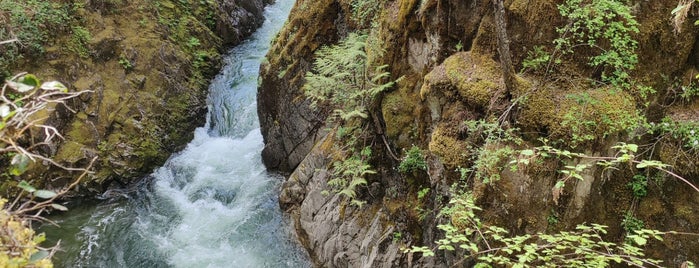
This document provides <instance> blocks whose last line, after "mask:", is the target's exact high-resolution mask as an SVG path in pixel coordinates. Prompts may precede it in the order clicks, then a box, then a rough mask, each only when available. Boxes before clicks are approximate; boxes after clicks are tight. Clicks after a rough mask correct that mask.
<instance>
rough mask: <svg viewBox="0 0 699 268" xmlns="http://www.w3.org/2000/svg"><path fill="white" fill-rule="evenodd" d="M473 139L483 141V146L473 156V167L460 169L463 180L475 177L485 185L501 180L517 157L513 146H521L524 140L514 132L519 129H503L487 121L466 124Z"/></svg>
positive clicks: (478, 147) (477, 148)
mask: <svg viewBox="0 0 699 268" xmlns="http://www.w3.org/2000/svg"><path fill="white" fill-rule="evenodd" d="M465 125H466V127H467V128H468V132H469V135H470V137H471V138H472V139H476V140H481V141H482V142H483V145H482V146H477V147H476V149H475V150H473V151H475V152H474V154H473V156H472V160H473V165H472V166H471V167H470V168H460V169H459V172H460V173H461V177H462V179H465V178H467V177H468V176H474V177H475V178H476V179H478V180H480V181H482V182H483V183H490V182H495V181H498V180H500V173H501V172H502V171H503V170H504V169H505V167H506V163H508V161H509V160H510V159H511V158H512V157H513V156H514V155H515V150H514V148H513V147H512V146H511V144H514V145H517V144H521V142H522V140H521V139H520V138H519V137H517V136H516V135H515V134H514V132H515V131H517V129H512V128H510V129H503V128H501V127H500V125H499V124H498V123H492V122H487V121H485V120H478V121H467V122H465Z"/></svg>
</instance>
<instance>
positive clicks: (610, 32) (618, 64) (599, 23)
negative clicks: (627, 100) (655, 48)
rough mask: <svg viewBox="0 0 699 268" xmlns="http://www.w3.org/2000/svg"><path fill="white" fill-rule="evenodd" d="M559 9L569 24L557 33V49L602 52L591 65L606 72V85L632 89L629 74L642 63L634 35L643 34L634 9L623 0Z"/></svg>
mask: <svg viewBox="0 0 699 268" xmlns="http://www.w3.org/2000/svg"><path fill="white" fill-rule="evenodd" d="M558 9H559V11H560V13H561V15H563V16H564V17H567V18H568V20H569V23H568V24H567V25H566V26H565V27H563V28H558V29H557V31H558V33H559V34H560V35H561V36H560V37H559V38H557V39H556V40H554V43H555V44H556V49H557V50H560V51H562V52H563V53H573V50H574V49H575V48H576V47H577V46H581V45H582V46H587V47H589V48H592V49H595V50H598V51H599V54H597V55H595V56H592V57H590V62H589V64H590V65H591V66H593V67H600V68H602V81H604V82H610V83H611V84H612V85H614V86H616V87H623V88H629V87H630V83H629V81H628V79H629V71H631V70H633V69H634V68H635V65H636V63H638V56H637V55H636V53H635V50H636V48H637V47H638V42H637V41H636V40H635V39H633V37H632V35H633V34H635V33H638V32H639V30H638V25H639V24H638V22H637V21H636V19H635V18H634V16H633V15H632V12H631V8H630V7H628V6H626V5H625V4H624V1H621V0H566V1H565V2H564V3H563V4H561V5H559V6H558Z"/></svg>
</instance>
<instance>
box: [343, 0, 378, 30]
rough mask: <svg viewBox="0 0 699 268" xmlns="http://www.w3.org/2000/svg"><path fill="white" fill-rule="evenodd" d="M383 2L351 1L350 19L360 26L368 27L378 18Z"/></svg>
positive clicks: (374, 0)
mask: <svg viewBox="0 0 699 268" xmlns="http://www.w3.org/2000/svg"><path fill="white" fill-rule="evenodd" d="M384 2H385V0H352V1H351V2H350V5H351V7H352V19H354V21H356V22H357V23H358V24H359V25H361V26H365V27H366V26H368V25H369V24H370V23H371V22H372V21H373V20H374V19H375V18H377V17H378V15H379V14H380V12H379V11H380V10H381V5H382V4H383V3H384Z"/></svg>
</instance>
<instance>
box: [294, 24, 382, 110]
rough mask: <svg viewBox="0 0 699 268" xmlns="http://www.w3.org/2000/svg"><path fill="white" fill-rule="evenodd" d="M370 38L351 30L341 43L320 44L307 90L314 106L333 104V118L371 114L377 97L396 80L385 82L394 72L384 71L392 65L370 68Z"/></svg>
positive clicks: (307, 80)
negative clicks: (367, 41) (367, 51)
mask: <svg viewBox="0 0 699 268" xmlns="http://www.w3.org/2000/svg"><path fill="white" fill-rule="evenodd" d="M366 40H367V35H361V34H357V33H351V34H349V36H347V38H345V39H344V40H343V41H342V42H340V43H339V44H337V45H334V46H329V47H327V46H326V47H322V48H320V49H319V50H318V51H317V52H316V54H315V57H316V59H315V62H314V63H313V69H312V70H311V71H310V72H308V73H306V83H305V84H304V86H303V91H304V93H305V94H306V95H307V96H308V97H309V98H310V99H311V101H312V104H311V105H312V106H313V107H318V106H319V104H324V105H329V106H330V107H331V108H332V109H333V116H331V117H330V118H331V119H341V120H344V121H348V120H351V119H353V118H367V117H368V114H367V107H368V106H369V104H370V102H371V101H372V100H373V99H374V97H376V96H377V95H378V94H379V93H381V92H383V91H385V90H387V89H389V88H390V87H392V86H393V85H394V84H395V81H391V82H387V83H381V81H382V80H385V79H386V78H388V77H389V76H390V73H388V72H386V71H384V70H385V69H386V68H387V67H388V66H386V65H383V66H378V67H376V68H375V69H374V70H373V72H371V71H370V70H369V66H368V64H367V53H366V50H365V48H366V46H367V43H366Z"/></svg>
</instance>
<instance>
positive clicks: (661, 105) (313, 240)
mask: <svg viewBox="0 0 699 268" xmlns="http://www.w3.org/2000/svg"><path fill="white" fill-rule="evenodd" d="M371 2H372V3H376V5H375V9H374V10H372V11H371V12H370V13H368V14H372V15H373V14H375V16H374V17H373V19H372V18H370V19H369V20H373V23H366V21H365V20H363V18H362V15H361V14H364V16H371V15H366V14H367V13H362V12H357V9H358V8H360V7H364V8H366V6H362V5H361V4H360V3H358V1H351V0H320V1H310V0H299V1H297V3H296V6H295V7H294V9H293V10H292V12H291V16H290V18H289V21H288V22H287V25H286V26H285V27H284V29H283V30H282V31H281V33H280V34H279V36H278V37H277V39H276V40H275V42H274V44H273V47H272V49H271V50H270V52H269V54H268V57H267V58H268V62H267V63H266V64H265V65H264V66H263V67H262V69H261V75H262V78H261V84H260V88H259V90H260V91H259V94H258V113H259V115H260V120H261V127H262V133H263V135H264V138H265V143H266V146H265V150H264V152H263V158H264V161H265V163H266V164H267V166H268V167H270V168H273V169H278V170H281V171H283V172H286V173H288V174H290V175H289V177H288V179H287V180H286V182H285V183H284V185H283V187H282V192H281V198H280V203H281V206H282V207H283V208H284V209H286V210H287V211H289V212H290V213H291V215H292V216H293V217H294V218H295V219H296V228H297V232H298V234H299V236H300V237H301V240H302V242H303V243H304V245H305V246H306V248H307V249H308V250H309V252H310V253H311V256H312V257H313V258H314V260H315V262H316V264H317V265H318V266H322V267H390V266H406V265H434V266H440V265H452V264H454V263H460V264H462V265H468V263H467V262H466V263H464V262H461V259H462V258H460V257H458V256H455V255H454V254H453V253H449V252H440V253H438V256H437V257H436V258H426V257H420V256H419V254H404V253H402V251H400V250H398V249H399V248H401V247H409V246H414V245H427V246H428V247H433V246H434V241H435V240H436V239H438V238H441V237H442V236H443V234H442V233H441V231H439V230H438V229H437V228H436V225H437V224H438V223H440V222H441V223H444V222H445V221H448V219H445V218H444V217H443V216H438V213H439V210H440V209H442V208H444V207H445V206H447V205H448V201H449V199H451V198H452V197H453V195H454V193H453V191H452V190H450V189H453V187H452V186H453V185H456V184H455V183H457V182H460V183H461V185H466V186H464V188H463V189H464V190H465V191H469V192H472V193H473V195H474V196H475V198H476V200H477V204H479V205H480V206H481V207H483V208H484V210H483V212H482V213H481V218H482V219H484V220H486V221H487V222H488V223H489V224H496V225H499V226H503V227H505V228H506V229H507V230H508V231H510V233H513V234H523V233H534V232H544V231H549V232H552V231H558V230H568V229H571V228H573V227H575V225H576V224H579V223H583V222H588V223H590V222H594V223H600V224H605V225H607V226H609V233H608V235H607V236H606V239H610V240H612V241H615V242H620V241H621V240H623V237H624V234H625V230H627V228H629V227H628V226H629V225H628V221H629V220H628V216H627V215H632V216H633V217H634V218H636V219H641V220H642V221H643V223H642V224H644V226H645V227H646V228H652V229H660V230H678V231H685V232H691V231H692V230H696V227H697V224H699V218H697V217H696V216H695V215H697V214H696V213H694V212H696V209H695V208H696V207H697V206H696V205H697V203H698V202H699V193H697V192H695V191H694V190H692V189H691V188H689V187H685V185H686V184H684V183H683V182H681V181H679V180H675V179H672V178H669V177H668V176H667V174H659V173H656V172H648V171H644V170H640V169H635V168H631V167H621V168H620V169H619V170H616V171H609V170H606V169H603V168H602V167H598V166H596V164H595V163H594V161H588V160H585V159H577V160H569V161H551V160H548V161H543V162H541V163H537V164H535V165H531V166H529V167H528V168H526V169H519V170H515V171H513V170H510V169H509V166H508V163H509V162H510V161H511V160H512V159H516V154H514V153H512V151H508V150H514V149H524V148H531V147H536V146H540V145H542V141H541V138H545V139H547V140H548V142H549V143H553V144H555V145H556V146H558V147H561V148H565V149H569V150H572V151H576V152H581V153H584V154H586V155H588V156H592V157H599V156H613V155H614V154H615V153H616V151H615V150H614V149H613V147H612V146H614V145H615V144H617V142H627V143H638V144H652V145H645V146H644V147H643V148H645V150H646V151H644V152H643V153H642V154H643V155H644V156H643V157H645V158H647V159H657V160H661V161H664V162H666V163H668V164H670V165H672V166H674V167H675V168H674V169H673V170H674V171H675V172H678V173H679V174H681V176H684V177H685V178H687V179H688V180H689V181H690V182H692V183H695V184H696V183H697V182H699V179H698V178H699V173H698V172H697V166H698V165H699V162H697V160H696V159H697V158H696V155H697V150H696V148H693V147H691V146H687V144H686V143H684V145H683V140H684V138H683V137H686V135H685V136H681V135H680V134H678V133H679V132H675V133H676V134H678V136H674V138H673V137H671V135H670V136H668V135H667V133H670V132H672V131H670V132H662V131H660V132H657V131H656V132H654V133H649V131H648V129H654V128H655V127H654V126H655V125H657V124H659V123H660V122H661V120H666V121H671V122H672V124H679V125H683V126H688V127H689V128H692V127H695V126H696V122H697V118H696V116H695V115H696V113H695V112H694V111H696V109H697V105H699V104H698V102H697V98H696V95H692V94H689V93H687V94H688V95H691V96H692V97H688V98H686V99H684V100H680V97H679V95H678V93H679V92H687V91H682V89H680V88H681V87H682V86H685V87H689V86H691V85H692V83H694V82H692V81H694V78H693V76H694V75H696V73H697V71H696V69H697V62H698V61H699V58H698V55H699V54H697V45H696V44H697V42H696V41H697V38H696V37H697V32H698V31H697V28H696V27H693V26H692V25H691V23H692V22H693V21H694V20H696V19H697V18H696V17H693V15H691V14H692V13H691V12H690V13H689V14H690V15H689V17H687V18H686V20H683V21H678V20H677V18H673V16H671V11H672V10H673V9H674V8H675V7H677V3H675V2H662V1H651V2H649V1H631V2H630V3H628V4H629V6H630V9H629V10H630V12H631V14H632V15H633V17H634V18H635V20H636V21H637V22H638V31H632V32H633V33H632V34H631V36H632V38H633V40H636V42H637V43H638V47H637V48H636V49H634V51H633V52H634V53H635V54H636V55H637V56H638V64H636V65H635V68H631V69H629V75H630V78H629V79H628V80H624V81H633V83H632V85H630V86H628V85H627V86H622V87H625V89H624V90H619V91H617V90H613V89H611V90H610V89H609V88H610V87H612V88H613V87H614V86H612V85H610V84H612V82H609V80H605V79H607V78H606V77H607V75H608V74H609V73H608V72H609V69H605V68H608V67H605V66H599V65H598V66H591V65H590V64H589V62H590V58H591V57H594V56H595V55H597V53H600V52H599V51H598V49H597V48H595V47H594V46H592V47H588V46H584V45H582V46H580V47H582V48H576V50H575V52H574V53H568V54H564V55H561V54H556V53H560V51H558V50H557V49H556V46H555V44H554V40H555V39H557V38H561V36H562V33H559V31H557V30H556V29H557V28H558V29H564V28H565V27H566V25H573V22H574V21H573V19H571V18H570V17H566V16H563V15H562V12H561V11H560V10H559V6H560V5H563V4H564V2H565V1H552V0H535V1H525V0H511V1H505V16H506V21H507V35H508V36H509V39H510V40H509V47H510V50H511V51H512V58H513V61H514V65H515V66H514V68H515V69H516V70H524V71H523V72H520V73H519V74H518V76H517V78H516V89H515V90H513V91H512V92H505V89H504V88H505V86H504V82H503V79H502V71H501V70H502V69H501V67H502V66H500V63H499V57H498V56H499V55H498V49H497V36H496V34H495V33H496V32H497V29H496V28H495V24H494V18H493V15H492V14H493V7H492V4H491V1H487V0H468V1H461V0H423V1H416V0H394V1H371ZM583 2H585V3H588V2H589V1H583ZM690 8H691V6H690ZM692 10H693V9H692ZM673 21H674V22H677V23H679V24H678V26H674V27H673V24H672V22H673ZM354 31H364V32H370V34H374V35H375V36H378V38H377V39H378V40H379V41H378V42H377V43H378V45H379V46H380V47H381V49H382V50H383V53H382V55H381V56H380V57H378V58H377V59H375V60H376V61H377V63H379V64H387V65H388V66H389V67H388V70H389V71H390V73H391V76H392V78H393V79H397V78H399V77H402V79H401V80H400V82H399V83H398V84H397V85H396V86H395V87H394V88H393V89H391V90H389V91H388V92H384V93H383V94H381V95H380V96H379V97H378V102H379V105H378V107H374V108H373V109H372V111H371V112H372V113H373V114H372V117H373V120H374V126H375V128H374V129H371V130H370V131H368V132H369V133H368V134H367V135H368V136H371V137H374V139H373V140H374V141H378V142H373V143H372V144H373V146H372V149H373V151H374V153H375V156H374V157H373V158H371V161H370V164H372V166H373V167H374V169H375V170H376V171H377V175H373V176H368V179H367V180H368V183H367V185H366V186H364V187H361V188H360V189H359V190H358V197H357V198H358V199H362V200H364V201H366V202H367V203H366V204H365V205H363V206H362V207H357V206H353V205H350V204H349V202H348V201H347V200H346V199H344V198H343V197H341V195H335V194H332V193H330V195H323V194H321V193H322V192H323V191H327V190H328V189H329V187H328V186H327V181H328V180H329V179H330V178H331V176H332V169H333V166H332V162H333V158H334V157H335V156H336V153H337V152H336V151H335V150H336V149H334V147H333V146H332V144H333V143H336V142H338V141H336V140H335V138H334V136H336V133H335V131H336V128H335V126H334V125H333V124H326V117H327V116H328V112H327V111H326V110H323V109H313V108H311V107H310V100H309V99H308V97H307V96H305V95H304V94H303V92H302V90H301V88H302V87H303V84H304V81H305V80H304V75H305V74H306V72H308V71H309V70H311V67H312V63H313V61H314V58H313V57H314V52H316V51H317V50H318V49H319V48H321V47H323V46H327V45H332V44H335V43H337V42H338V41H339V40H342V39H343V38H344V37H346V36H347V35H348V33H349V32H354ZM568 38H572V37H568ZM607 45H608V44H607V43H604V41H603V43H601V46H607ZM537 49H543V50H545V51H547V52H548V53H550V54H549V56H551V57H556V58H557V59H558V60H556V61H554V60H550V61H548V62H553V64H552V65H549V66H547V67H546V68H545V70H541V69H539V70H534V71H532V70H531V68H529V69H525V68H523V67H525V65H526V64H530V63H531V62H532V61H531V60H532V59H533V58H535V57H532V55H536V51H537ZM552 55H553V56H552ZM556 55H558V56H556ZM551 66H553V67H551ZM590 81H598V82H590ZM599 81H601V83H600V82H599ZM649 88H650V89H653V90H650V91H647V90H648V89H649ZM651 91H652V92H653V93H649V92H651ZM646 93H648V94H649V95H645V94H646ZM639 118H640V119H639ZM663 118H665V119H663ZM479 120H483V121H484V122H493V121H495V122H498V123H499V125H501V126H504V127H506V128H508V129H512V130H514V132H513V133H511V134H507V135H511V136H512V137H513V139H516V140H518V142H516V143H513V142H512V140H503V139H499V140H497V141H492V140H489V139H490V138H488V137H485V138H484V135H483V132H482V131H483V125H474V124H468V123H466V122H477V121H479ZM644 120H647V122H651V123H653V124H648V125H646V124H644V123H642V121H643V122H646V121H644ZM663 122H665V121H663ZM679 125H678V126H679ZM479 126H480V127H479ZM328 129H330V130H329V131H328ZM698 131H699V130H698ZM663 133H664V134H663ZM503 135H504V134H503ZM581 135H582V136H581ZM584 135H587V136H584ZM678 137H679V138H678ZM370 140H371V139H370ZM381 140H385V142H381ZM684 141H689V142H691V138H689V140H684ZM547 144H548V143H547ZM412 145H416V146H418V147H420V148H421V149H422V151H423V153H424V155H425V157H426V159H427V163H428V166H429V168H428V169H427V170H426V171H415V172H412V173H405V172H399V171H398V169H397V167H398V165H399V164H400V163H399V161H398V160H397V159H395V158H394V157H392V156H391V154H392V153H393V152H399V153H400V152H404V151H407V150H408V149H409V148H410V147H411V146H412ZM671 151H672V152H678V153H677V154H676V155H674V156H673V155H672V154H671V153H670V152H671ZM401 155H402V154H401ZM499 155H505V156H504V157H500V156H499ZM488 156H493V157H490V158H488ZM486 159H490V160H486ZM487 161H491V164H490V165H485V164H484V163H485V162H487ZM576 165H585V166H587V167H589V168H587V169H585V171H584V172H582V173H581V174H580V176H581V178H582V179H581V180H576V181H575V182H569V183H567V184H566V185H565V187H564V188H562V192H557V193H556V191H553V192H552V189H554V188H555V185H556V183H557V181H559V180H560V179H562V178H563V176H562V175H561V173H560V172H559V171H560V170H562V169H565V167H564V166H576ZM463 168H467V169H463ZM455 170H456V171H455ZM458 170H461V171H464V170H465V171H466V172H467V173H466V176H463V175H462V174H461V173H460V172H459V171H458ZM469 170H470V171H473V173H468V171H469ZM468 174H472V175H468ZM483 174H486V175H487V176H486V175H483ZM637 175H642V176H644V177H643V178H646V177H648V178H650V177H653V176H656V177H658V178H660V179H657V180H648V179H644V181H647V183H648V186H647V190H648V193H647V195H646V196H644V197H638V196H637V195H635V193H634V192H633V191H631V190H629V187H630V186H628V185H630V184H632V181H633V180H634V178H635V176H637ZM493 176H496V177H493ZM483 178H486V179H490V178H497V181H490V182H488V181H487V180H483ZM425 189H427V190H425ZM419 192H423V193H422V194H421V195H422V196H421V195H420V194H419ZM326 193H327V192H326ZM425 193H427V194H425ZM629 213H631V214H629ZM647 249H648V250H649V252H650V256H651V257H654V258H660V259H663V260H664V261H665V265H670V266H678V265H681V264H682V263H683V262H684V261H687V260H693V261H695V262H696V261H697V260H696V259H692V258H695V256H694V254H693V252H697V251H699V244H698V243H697V242H696V240H692V239H691V238H689V237H686V236H685V237H683V236H667V237H665V240H664V242H662V243H655V244H652V245H651V246H649V247H648V248H647Z"/></svg>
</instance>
